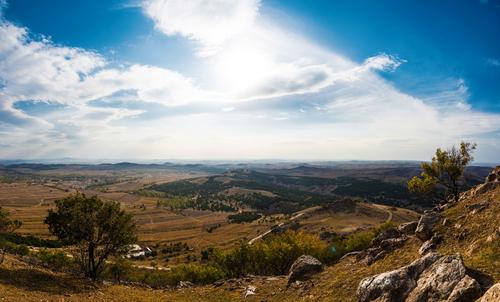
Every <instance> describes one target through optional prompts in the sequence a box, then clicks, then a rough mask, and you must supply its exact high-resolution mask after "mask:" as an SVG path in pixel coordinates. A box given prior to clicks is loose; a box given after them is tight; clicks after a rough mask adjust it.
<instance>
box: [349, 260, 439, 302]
mask: <svg viewBox="0 0 500 302" xmlns="http://www.w3.org/2000/svg"><path fill="white" fill-rule="evenodd" d="M438 258H439V255H438V254H435V253H431V254H428V255H426V256H425V257H422V258H420V259H418V260H415V261H414V262H412V263H411V264H410V265H408V266H404V267H402V268H400V269H397V270H394V271H389V272H385V273H382V274H379V275H375V276H371V277H368V278H364V279H363V280H361V282H360V283H359V286H358V290H357V295H358V299H359V301H360V302H368V301H391V302H392V301H394V302H396V301H404V299H405V298H406V296H408V294H409V293H410V292H411V290H412V289H413V288H415V286H416V284H417V278H418V276H419V275H420V274H421V273H422V272H423V271H424V270H425V269H426V268H427V267H429V266H430V265H431V264H432V263H434V262H435V261H436V260H437V259H438Z"/></svg>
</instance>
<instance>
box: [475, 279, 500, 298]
mask: <svg viewBox="0 0 500 302" xmlns="http://www.w3.org/2000/svg"><path fill="white" fill-rule="evenodd" d="M479 301H480V302H498V301H500V283H497V284H495V285H493V286H492V287H490V289H488V291H486V293H484V295H483V296H482V297H481V300H479Z"/></svg>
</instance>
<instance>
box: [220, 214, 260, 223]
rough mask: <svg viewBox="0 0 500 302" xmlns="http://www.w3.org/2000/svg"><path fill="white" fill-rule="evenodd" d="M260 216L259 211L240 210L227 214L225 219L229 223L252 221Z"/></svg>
mask: <svg viewBox="0 0 500 302" xmlns="http://www.w3.org/2000/svg"><path fill="white" fill-rule="evenodd" d="M260 217H262V215H260V214H259V213H256V212H241V213H238V214H233V215H229V216H228V217H227V219H228V220H229V222H231V223H243V222H252V221H254V220H256V219H259V218H260Z"/></svg>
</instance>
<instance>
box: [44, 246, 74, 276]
mask: <svg viewBox="0 0 500 302" xmlns="http://www.w3.org/2000/svg"><path fill="white" fill-rule="evenodd" d="M36 256H37V258H38V259H40V261H42V262H43V264H44V265H45V266H46V267H48V268H50V269H52V270H55V271H68V270H73V268H74V265H73V261H72V259H71V258H70V257H68V256H67V255H66V254H65V253H64V252H63V251H56V252H52V251H49V250H47V249H42V250H40V251H39V252H38V254H37V255H36Z"/></svg>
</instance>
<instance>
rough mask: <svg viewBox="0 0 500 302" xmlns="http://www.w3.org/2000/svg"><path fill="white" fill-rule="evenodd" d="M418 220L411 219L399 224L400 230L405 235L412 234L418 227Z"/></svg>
mask: <svg viewBox="0 0 500 302" xmlns="http://www.w3.org/2000/svg"><path fill="white" fill-rule="evenodd" d="M417 225H418V221H411V222H407V223H403V224H400V225H399V226H398V231H399V232H400V233H403V234H405V235H412V234H414V233H415V229H416V228H417Z"/></svg>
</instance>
